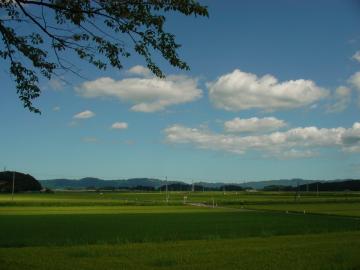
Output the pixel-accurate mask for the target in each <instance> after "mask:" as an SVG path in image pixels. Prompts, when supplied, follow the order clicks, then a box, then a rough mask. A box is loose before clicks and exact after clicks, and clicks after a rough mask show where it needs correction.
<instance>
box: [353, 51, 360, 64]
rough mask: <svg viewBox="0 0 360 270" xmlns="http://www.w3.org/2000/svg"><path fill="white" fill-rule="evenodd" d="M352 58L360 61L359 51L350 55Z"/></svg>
mask: <svg viewBox="0 0 360 270" xmlns="http://www.w3.org/2000/svg"><path fill="white" fill-rule="evenodd" d="M352 58H353V59H354V60H356V61H358V62H360V51H357V52H356V53H355V54H354V55H353V57H352Z"/></svg>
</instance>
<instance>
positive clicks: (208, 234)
mask: <svg viewBox="0 0 360 270" xmlns="http://www.w3.org/2000/svg"><path fill="white" fill-rule="evenodd" d="M168 210H169V212H166V211H165V212H163V213H161V212H156V209H155V211H154V209H153V207H149V209H148V213H144V212H143V211H142V210H141V211H139V212H137V210H136V209H132V212H133V213H126V212H125V213H121V214H72V215H70V214H57V215H51V214H37V215H36V214H33V215H0V231H1V232H6V233H4V234H0V246H3V247H4V246H8V247H11V246H41V245H81V244H97V243H127V242H160V241H179V240H194V239H223V238H243V237H249V236H265V237H267V236H273V235H290V234H310V233H327V232H337V231H351V230H360V220H358V219H353V218H343V217H336V216H312V215H299V214H285V213H270V212H239V211H225V210H224V211H219V210H215V211H213V209H205V208H200V209H195V210H196V211H194V209H191V208H189V207H183V209H181V208H179V207H175V208H173V207H170V209H168ZM170 210H172V212H170ZM185 210H186V211H185ZM189 210H190V211H189ZM134 213H136V214H134Z"/></svg>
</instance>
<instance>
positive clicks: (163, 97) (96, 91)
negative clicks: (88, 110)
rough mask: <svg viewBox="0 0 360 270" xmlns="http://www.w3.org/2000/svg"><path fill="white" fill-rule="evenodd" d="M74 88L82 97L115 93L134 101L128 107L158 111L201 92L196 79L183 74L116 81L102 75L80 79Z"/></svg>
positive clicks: (111, 95)
mask: <svg viewBox="0 0 360 270" xmlns="http://www.w3.org/2000/svg"><path fill="white" fill-rule="evenodd" d="M76 91H77V92H78V93H79V94H80V95H81V96H83V97H86V98H100V97H115V98H117V99H119V100H121V101H125V102H129V103H131V104H134V105H133V106H132V107H131V110H133V111H138V112H155V111H161V110H164V109H165V108H166V107H168V106H171V105H176V104H181V103H187V102H191V101H194V100H197V99H199V98H200V97H201V96H202V91H201V90H200V89H199V88H198V87H197V80H196V79H192V78H189V77H186V76H167V77H166V78H165V79H160V78H156V77H152V78H127V79H123V80H119V81H116V80H114V79H112V78H109V77H102V78H99V79H96V80H94V81H88V82H84V83H83V84H82V85H81V86H79V87H77V88H76Z"/></svg>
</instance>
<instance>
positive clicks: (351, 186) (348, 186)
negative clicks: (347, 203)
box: [299, 180, 360, 191]
mask: <svg viewBox="0 0 360 270" xmlns="http://www.w3.org/2000/svg"><path fill="white" fill-rule="evenodd" d="M347 190H349V191H360V180H345V181H339V182H316V183H312V184H308V185H301V186H299V191H347Z"/></svg>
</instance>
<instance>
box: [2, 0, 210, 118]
mask: <svg viewBox="0 0 360 270" xmlns="http://www.w3.org/2000/svg"><path fill="white" fill-rule="evenodd" d="M174 13H180V14H183V15H186V16H189V15H194V16H208V11H207V7H206V6H202V5H200V4H199V3H198V2H197V1H195V0H95V1H92V0H34V1H30V0H0V33H1V40H2V43H1V42H0V57H1V58H3V61H5V62H6V64H7V65H8V66H9V71H10V74H11V75H12V76H13V77H14V80H15V82H16V90H17V93H18V96H19V98H20V100H21V101H22V102H23V105H24V107H25V108H28V109H29V110H30V111H32V112H35V113H40V110H39V109H38V108H36V107H34V106H33V104H32V101H33V99H35V98H37V97H38V96H39V95H40V94H41V90H40V88H39V85H38V82H39V76H43V77H45V78H47V79H51V77H52V76H54V75H55V76H60V75H61V74H62V73H63V72H72V73H75V74H77V75H80V74H79V70H78V69H77V67H76V65H75V64H74V63H73V62H72V61H71V60H70V58H72V54H74V55H76V56H77V57H79V58H80V59H82V60H85V61H87V62H89V63H90V64H92V65H94V66H95V67H97V68H98V69H101V70H105V69H106V68H107V67H108V66H109V65H110V66H112V67H114V68H118V69H121V68H122V67H123V65H122V59H123V58H127V57H130V56H131V54H132V53H133V52H135V53H137V54H139V55H141V56H142V57H143V58H144V59H145V61H146V63H147V67H148V68H149V69H150V70H151V71H152V72H153V73H154V74H155V75H156V76H158V77H164V74H163V73H162V71H161V70H160V68H159V67H158V66H157V65H156V63H155V62H154V61H153V60H152V59H153V57H152V54H153V53H154V52H157V53H160V55H161V56H162V57H163V58H164V59H166V60H167V61H168V62H169V63H170V64H171V65H172V66H174V67H177V68H179V69H185V70H188V69H189V66H188V65H187V64H186V62H184V61H183V60H181V59H180V58H179V56H178V54H177V49H178V48H179V47H180V45H179V44H178V43H177V42H176V41H175V36H174V35H173V34H171V33H169V32H167V31H165V30H164V24H165V20H166V18H165V14H170V15H171V14H174ZM129 44H130V45H129ZM69 56H70V57H69Z"/></svg>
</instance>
